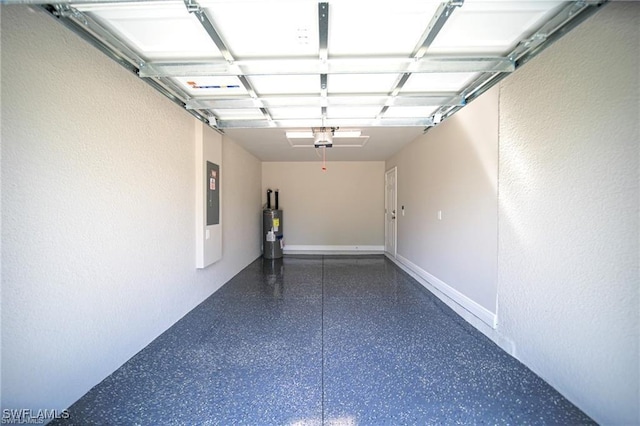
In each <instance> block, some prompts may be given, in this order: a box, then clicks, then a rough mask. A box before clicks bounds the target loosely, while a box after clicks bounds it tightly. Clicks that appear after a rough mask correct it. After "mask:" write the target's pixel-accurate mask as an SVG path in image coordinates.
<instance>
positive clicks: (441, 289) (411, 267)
mask: <svg viewBox="0 0 640 426" xmlns="http://www.w3.org/2000/svg"><path fill="white" fill-rule="evenodd" d="M387 257H389V259H391V260H392V261H393V262H394V263H396V264H397V265H398V266H399V267H400V268H401V269H403V270H404V271H405V272H406V273H408V274H409V275H411V276H412V277H413V278H414V279H415V280H416V281H418V282H419V283H420V284H422V285H423V286H424V287H426V288H427V289H428V290H430V291H431V292H432V293H433V294H435V295H436V296H437V297H438V298H440V299H441V300H442V301H443V302H445V303H446V304H447V305H449V307H450V308H452V309H453V310H454V311H456V313H458V315H460V316H462V317H463V318H464V319H465V320H467V322H470V323H471V325H473V326H475V327H476V328H479V327H478V326H477V325H476V324H474V322H476V323H477V319H479V320H480V321H482V323H483V325H484V326H485V327H486V326H489V327H490V328H491V330H495V328H496V326H497V316H496V314H495V313H493V312H491V311H489V310H488V309H487V308H485V307H484V306H481V305H480V304H478V303H477V302H475V301H474V300H472V299H470V298H469V297H467V296H465V295H464V294H462V293H460V292H459V291H458V290H456V289H455V288H453V287H451V286H450V285H448V284H447V283H445V282H444V281H442V280H440V279H439V278H437V277H435V276H433V275H431V274H430V273H429V272H427V271H425V270H424V269H422V268H420V267H419V266H418V265H416V264H415V263H413V262H411V261H410V260H409V259H407V258H405V257H403V256H401V255H398V256H397V258H396V259H394V258H393V257H390V256H387ZM434 290H435V291H434ZM469 314H471V315H472V316H473V317H474V318H475V319H476V321H473V319H474V318H471V319H470V318H468V317H469ZM480 331H483V330H480ZM486 331H488V330H486ZM483 332H484V331H483ZM485 334H487V333H485ZM490 337H491V336H490Z"/></svg>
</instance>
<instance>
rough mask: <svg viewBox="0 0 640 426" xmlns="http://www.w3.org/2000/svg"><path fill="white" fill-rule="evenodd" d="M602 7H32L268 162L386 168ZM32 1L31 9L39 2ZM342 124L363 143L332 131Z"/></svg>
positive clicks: (226, 1) (363, 0)
mask: <svg viewBox="0 0 640 426" xmlns="http://www.w3.org/2000/svg"><path fill="white" fill-rule="evenodd" d="M605 2H606V0H604V1H600V0H598V1H595V0H579V1H557V0H554V1H551V0H550V1H546V0H528V1H525V0H515V1H514V0H491V1H488V0H446V1H432V0H394V1H372V0H368V1H367V0H333V1H328V2H317V1H311V0H184V1H171V0H170V1H133V2H127V1H120V0H116V1H107V2H102V1H92V0H89V1H71V2H68V1H63V2H60V3H55V4H50V3H42V4H41V6H42V8H43V9H44V10H46V11H47V12H48V13H50V14H51V15H53V16H54V17H55V18H57V19H58V20H59V21H60V22H61V23H63V24H65V25H66V26H67V27H69V28H70V29H72V30H74V31H76V32H77V33H78V34H80V35H81V36H82V37H84V38H85V39H87V40H88V41H90V42H91V43H92V44H93V45H94V46H96V47H97V48H98V49H100V50H101V51H103V52H104V53H105V54H107V55H108V56H110V57H111V58H112V59H114V60H116V61H118V62H119V63H120V64H121V65H123V66H124V67H126V68H127V69H129V70H131V71H132V72H135V73H136V74H137V75H138V76H139V77H140V78H141V79H143V80H144V81H146V82H147V83H149V84H151V85H152V86H153V87H154V88H156V89H157V90H159V91H160V92H161V93H163V94H164V95H166V96H167V97H168V98H170V99H171V100H172V101H174V102H176V103H178V104H179V105H181V106H182V107H184V108H185V109H186V110H187V111H189V112H190V113H191V114H193V115H194V116H196V117H198V118H199V119H200V120H202V121H204V122H205V123H208V124H209V125H210V126H211V127H213V128H215V129H217V130H218V131H219V132H221V133H224V134H227V135H229V136H230V137H231V138H233V139H234V140H236V141H237V142H238V143H240V144H241V145H243V146H244V147H245V148H246V149H247V150H249V151H250V152H252V153H254V154H255V155H256V156H257V157H258V158H260V159H261V160H263V161H314V160H318V159H319V157H320V155H321V154H320V152H319V151H320V150H321V149H316V148H314V143H313V138H312V137H306V138H302V139H293V138H288V137H287V136H286V134H285V132H287V131H292V130H297V131H306V132H311V131H312V129H322V128H325V129H328V130H329V131H334V130H335V134H334V139H333V147H332V148H329V149H327V150H326V158H327V160H329V161H330V160H342V161H346V160H353V161H362V160H384V159H386V158H388V157H389V156H391V155H393V153H395V152H396V151H397V150H399V149H400V148H401V147H402V146H403V145H404V144H406V143H408V142H410V141H412V140H414V139H415V138H416V137H418V136H419V135H420V134H422V133H423V132H425V131H426V130H428V129H429V128H430V127H432V126H435V125H438V124H439V123H440V122H442V121H443V120H446V119H447V118H448V117H450V116H451V115H452V114H454V113H455V112H457V111H458V110H460V109H461V108H463V107H464V105H466V104H467V103H469V102H470V101H472V100H473V99H475V98H476V97H477V96H479V95H481V94H482V93H484V92H485V91H486V90H487V89H488V88H489V87H491V86H492V85H494V84H495V83H496V82H498V81H499V80H500V79H502V78H504V77H505V76H507V75H508V74H509V73H511V72H513V71H515V70H516V69H517V68H518V67H519V66H521V65H522V64H524V63H525V62H526V61H528V60H529V59H531V58H532V57H533V56H535V55H536V54H537V53H539V52H540V51H541V50H542V49H543V48H544V47H546V45H548V44H550V43H551V42H553V41H555V40H556V39H557V38H559V37H561V36H562V35H563V34H564V33H566V32H567V31H568V30H570V29H571V28H573V27H574V26H576V25H578V24H579V23H580V22H581V21H582V20H584V19H585V18H586V16H588V15H589V14H590V13H593V12H594V11H595V9H597V8H598V7H599V6H600V5H602V4H603V3H605ZM36 3H38V2H37V1H36ZM347 130H359V131H360V132H361V134H360V136H356V135H349V137H344V138H343V137H341V134H343V133H342V132H344V131H347Z"/></svg>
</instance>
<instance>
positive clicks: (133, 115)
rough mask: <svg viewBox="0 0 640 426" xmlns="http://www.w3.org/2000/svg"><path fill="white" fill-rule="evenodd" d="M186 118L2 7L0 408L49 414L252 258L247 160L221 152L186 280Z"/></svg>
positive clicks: (17, 10)
mask: <svg viewBox="0 0 640 426" xmlns="http://www.w3.org/2000/svg"><path fill="white" fill-rule="evenodd" d="M194 128H195V126H194V119H193V118H192V117H191V116H190V115H188V114H187V113H186V112H184V111H182V110H181V109H180V108H178V107H177V106H175V105H173V104H172V103H170V102H169V101H167V100H166V99H165V98H163V97H162V96H161V95H159V94H158V93H156V92H155V91H154V90H153V89H151V88H150V87H148V86H147V85H145V84H144V83H142V82H141V81H139V80H138V79H137V78H136V77H135V76H133V75H131V74H129V73H128V72H126V71H124V70H123V69H121V68H120V66H119V65H117V64H115V63H114V62H112V61H111V60H109V59H107V58H106V57H104V56H103V55H102V54H100V53H99V52H98V51H97V50H95V49H94V48H92V47H90V46H88V45H87V44H85V43H84V42H83V41H81V40H80V39H79V38H78V37H76V36H75V35H73V34H72V33H70V32H68V31H67V30H65V29H64V28H63V27H62V26H59V25H58V24H57V23H55V22H54V20H53V19H51V18H49V17H47V16H44V15H43V14H41V13H40V12H37V13H33V12H30V11H28V9H27V7H24V6H3V7H2V260H3V263H2V407H3V408H32V409H42V408H64V407H67V406H69V405H70V404H71V403H73V402H74V401H75V400H76V399H77V398H79V397H80V396H82V395H83V394H84V393H85V392H86V391H88V390H89V389H90V388H91V387H92V386H94V385H95V384H97V383H98V382H99V381H100V380H101V379H103V378H104V377H105V376H107V375H108V374H110V373H111V372H112V371H113V370H114V369H116V368H117V367H119V366H120V365H121V364H122V363H124V362H125V361H126V360H128V359H129V358H130V357H131V356H132V355H134V354H135V353H136V352H137V351H139V350H140V349H142V348H143V347H144V346H145V345H147V344H148V343H149V342H150V341H151V340H153V339H154V338H155V337H156V336H158V335H159V334H160V333H162V332H163V331H164V330H166V329H167V328H168V327H169V326H170V325H171V324H173V323H174V322H175V321H177V320H178V319H180V318H181V317H182V316H183V315H184V314H186V313H187V312H188V311H189V310H191V309H192V308H193V307H195V306H196V305H197V304H198V303H199V302H201V301H202V300H203V299H204V298H206V297H207V296H208V295H210V294H211V293H212V292H213V291H215V290H216V289H217V288H219V287H220V286H221V285H222V284H223V283H225V282H226V281H227V280H228V279H229V278H230V277H232V276H233V275H234V274H235V273H237V272H238V271H239V270H240V269H241V268H243V267H244V266H246V265H247V264H248V263H249V262H250V261H252V260H253V259H255V258H256V257H257V256H258V255H259V250H260V245H259V242H260V229H259V219H257V218H258V217H259V214H260V180H261V167H260V162H259V161H258V160H257V159H256V158H255V157H253V156H251V155H249V154H248V153H247V152H246V151H244V150H243V149H241V148H239V147H238V146H236V145H235V144H234V143H233V142H232V141H229V140H226V139H225V140H224V141H223V144H224V146H223V154H222V155H223V167H224V170H225V180H224V185H225V191H224V200H223V215H224V217H225V229H224V236H223V238H224V239H223V250H224V258H223V260H222V261H221V262H219V263H216V264H215V265H212V266H211V267H210V268H207V269H204V270H196V269H195V264H194V257H195V238H194V223H195V222H194V220H195V210H194V209H195V198H194V184H195V182H194V176H195V171H194V161H195V160H194V155H195V154H194V139H193V138H194Z"/></svg>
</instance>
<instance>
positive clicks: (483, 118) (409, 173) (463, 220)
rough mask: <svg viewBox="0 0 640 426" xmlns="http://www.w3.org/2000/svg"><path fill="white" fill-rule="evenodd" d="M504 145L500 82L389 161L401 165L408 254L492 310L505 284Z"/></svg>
mask: <svg viewBox="0 0 640 426" xmlns="http://www.w3.org/2000/svg"><path fill="white" fill-rule="evenodd" d="M497 151H498V90H497V89H492V90H491V91H489V92H488V93H487V94H485V95H484V96H482V97H481V98H480V99H478V100H476V101H474V102H473V103H471V104H470V105H469V106H467V107H466V108H465V109H463V110H462V111H460V112H459V113H458V114H455V115H454V116H453V117H451V118H450V119H449V120H446V121H445V122H443V123H442V124H440V125H439V126H437V127H435V128H433V129H431V130H430V131H429V132H427V133H426V134H425V135H423V136H421V137H419V138H418V139H416V140H415V141H414V142H412V143H411V144H409V145H407V146H406V147H405V148H404V149H403V150H402V151H400V152H399V153H398V154H397V155H396V156H394V157H392V158H391V159H389V160H388V161H387V164H386V166H387V169H389V168H391V167H393V166H397V167H398V212H399V213H400V214H398V216H397V217H398V256H399V258H400V260H401V261H404V259H406V260H408V261H409V262H411V263H412V264H413V265H415V266H414V267H416V266H417V267H418V268H420V269H422V270H423V271H425V272H426V273H428V274H430V275H431V276H433V277H435V278H437V279H438V280H440V281H441V282H442V283H444V285H445V286H448V287H450V288H453V289H454V290H455V291H457V292H460V293H462V294H463V295H464V296H466V297H467V298H469V299H471V300H472V301H473V302H475V303H477V304H479V305H481V306H482V307H483V308H484V309H486V310H487V311H489V312H491V313H495V309H496V287H497V272H496V263H497V252H498V249H497V229H498V228H497V226H498V224H497V176H498V162H497ZM402 206H404V207H405V215H404V216H403V215H402V214H401V208H402ZM438 211H441V212H442V216H441V217H442V219H441V220H439V219H438ZM413 265H412V266H413Z"/></svg>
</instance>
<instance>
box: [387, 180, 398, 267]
mask: <svg viewBox="0 0 640 426" xmlns="http://www.w3.org/2000/svg"><path fill="white" fill-rule="evenodd" d="M397 173H398V171H397V168H396V167H394V168H393V169H391V170H389V171H387V173H385V175H384V187H385V190H384V251H385V252H387V253H389V255H390V256H392V257H394V258H395V257H396V240H397V239H396V234H397V230H398V220H397V219H396V218H397V216H398V215H397V199H396V191H397V184H396V180H397Z"/></svg>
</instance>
